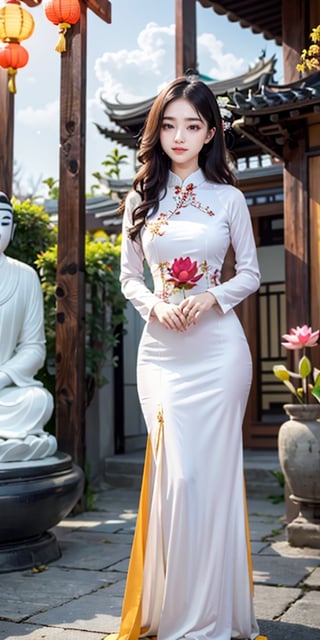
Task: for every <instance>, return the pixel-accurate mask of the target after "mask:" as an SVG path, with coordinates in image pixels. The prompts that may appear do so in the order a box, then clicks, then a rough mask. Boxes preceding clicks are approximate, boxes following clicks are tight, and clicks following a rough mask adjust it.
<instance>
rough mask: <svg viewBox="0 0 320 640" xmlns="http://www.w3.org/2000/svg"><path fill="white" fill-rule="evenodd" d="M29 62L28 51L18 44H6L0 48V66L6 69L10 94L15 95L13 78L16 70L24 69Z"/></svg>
mask: <svg viewBox="0 0 320 640" xmlns="http://www.w3.org/2000/svg"><path fill="white" fill-rule="evenodd" d="M28 60H29V54H28V51H27V50H26V49H25V48H24V47H23V46H22V45H21V44H19V43H18V42H8V43H6V44H2V46H1V47H0V65H1V67H4V69H8V88H9V91H10V93H16V92H17V90H16V82H15V77H16V74H17V69H21V67H25V65H26V64H27V62H28Z"/></svg>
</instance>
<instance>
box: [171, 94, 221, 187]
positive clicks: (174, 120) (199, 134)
mask: <svg viewBox="0 0 320 640" xmlns="http://www.w3.org/2000/svg"><path fill="white" fill-rule="evenodd" d="M214 134H215V128H213V129H209V128H208V124H207V122H206V121H205V120H204V119H202V118H201V116H200V115H199V114H198V113H197V111H196V109H195V108H194V107H193V105H192V104H191V103H190V102H189V101H188V100H186V99H185V98H178V99H177V100H173V101H172V102H170V104H168V106H167V107H166V109H165V111H164V114H163V119H162V125H161V130H160V143H161V147H162V149H163V151H164V152H165V153H166V154H167V156H168V157H169V158H170V160H171V169H172V171H173V172H174V173H176V174H177V175H178V176H179V177H180V178H181V179H184V178H186V177H187V176H188V175H190V174H191V173H193V172H194V171H196V170H197V169H198V168H199V162H198V159H199V153H200V151H201V149H202V147H203V145H204V144H206V143H207V142H209V141H210V140H211V139H212V138H213V136H214Z"/></svg>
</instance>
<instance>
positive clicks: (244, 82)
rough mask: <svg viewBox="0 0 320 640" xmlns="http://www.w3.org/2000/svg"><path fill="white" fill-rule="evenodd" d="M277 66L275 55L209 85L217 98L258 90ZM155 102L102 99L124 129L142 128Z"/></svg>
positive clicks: (150, 99) (110, 115)
mask: <svg viewBox="0 0 320 640" xmlns="http://www.w3.org/2000/svg"><path fill="white" fill-rule="evenodd" d="M275 64H276V57H275V56H274V55H273V56H272V57H271V58H269V59H268V60H265V58H264V57H261V58H259V60H258V61H257V63H256V64H255V65H254V66H253V67H251V68H250V69H248V71H247V72H246V73H243V74H241V75H239V76H235V77H233V78H229V79H227V80H217V81H213V82H208V83H207V84H208V87H209V88H210V89H211V91H212V92H213V93H214V94H215V95H217V96H220V95H226V94H229V95H231V94H232V93H233V92H234V91H235V90H236V89H237V90H238V91H248V90H249V89H252V90H253V89H257V88H258V87H259V85H261V83H264V84H269V82H270V80H271V79H272V76H273V74H274V72H275ZM154 100H155V96H153V97H152V98H148V99H147V100H143V101H141V102H136V103H129V104H124V103H122V102H120V101H117V102H109V101H108V100H106V99H105V98H101V101H102V102H103V104H104V106H105V111H106V113H107V115H108V116H109V118H110V120H111V121H112V122H115V123H116V124H117V125H118V126H120V127H122V128H124V127H125V128H131V127H136V126H138V127H139V128H140V127H141V126H142V124H143V122H144V119H145V117H146V115H147V113H148V111H149V110H150V109H151V106H152V104H153V102H154Z"/></svg>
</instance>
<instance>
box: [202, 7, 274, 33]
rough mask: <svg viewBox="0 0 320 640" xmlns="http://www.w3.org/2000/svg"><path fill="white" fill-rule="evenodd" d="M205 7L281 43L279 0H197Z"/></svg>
mask: <svg viewBox="0 0 320 640" xmlns="http://www.w3.org/2000/svg"><path fill="white" fill-rule="evenodd" d="M198 2H200V4H201V5H202V6H203V7H205V8H210V7H212V9H213V11H215V12H216V13H217V14H219V15H227V17H228V19H229V20H230V22H239V23H240V25H241V27H243V28H245V29H246V28H250V29H251V30H252V31H253V33H262V34H263V36H264V37H265V38H266V39H267V40H275V41H276V43H277V44H282V3H281V0H268V2H259V1H257V0H246V2H244V1H243V0H221V1H220V2H212V1H211V0H198Z"/></svg>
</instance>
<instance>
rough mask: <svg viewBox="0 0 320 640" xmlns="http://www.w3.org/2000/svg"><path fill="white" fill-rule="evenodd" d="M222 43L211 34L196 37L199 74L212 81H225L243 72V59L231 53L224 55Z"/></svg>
mask: <svg viewBox="0 0 320 640" xmlns="http://www.w3.org/2000/svg"><path fill="white" fill-rule="evenodd" d="M223 49H224V43H223V42H221V40H218V39H217V38H216V36H215V35H214V34H213V33H203V34H202V35H201V36H199V37H198V59H199V68H200V72H202V73H205V74H207V75H209V76H210V77H211V78H213V79H214V80H226V79H227V78H233V77H234V76H236V75H238V74H240V73H242V72H244V71H245V70H246V69H245V66H244V59H243V58H238V57H237V56H235V55H234V54H233V53H224V52H223Z"/></svg>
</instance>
